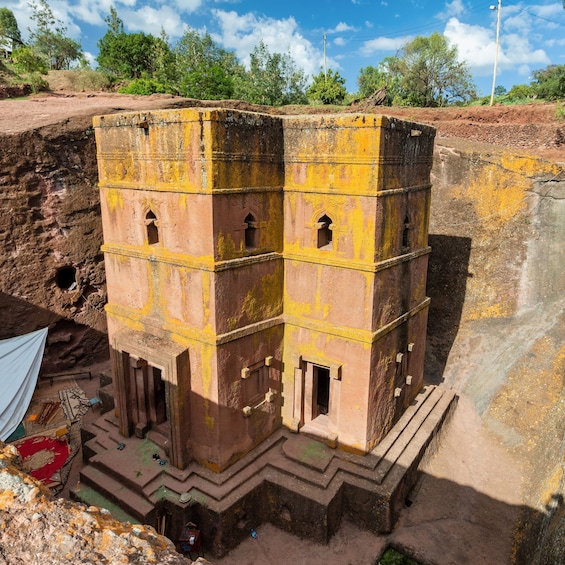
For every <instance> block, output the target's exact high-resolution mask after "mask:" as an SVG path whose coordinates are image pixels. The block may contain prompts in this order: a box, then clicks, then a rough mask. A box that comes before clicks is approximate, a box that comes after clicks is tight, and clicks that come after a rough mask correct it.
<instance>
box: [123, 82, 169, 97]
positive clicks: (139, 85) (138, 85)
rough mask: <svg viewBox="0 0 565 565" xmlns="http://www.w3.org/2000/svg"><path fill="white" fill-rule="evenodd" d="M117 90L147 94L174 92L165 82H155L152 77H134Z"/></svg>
mask: <svg viewBox="0 0 565 565" xmlns="http://www.w3.org/2000/svg"><path fill="white" fill-rule="evenodd" d="M118 92H121V93H122V94H141V95H143V96H149V95H151V94H156V93H159V94H176V92H175V91H174V90H173V89H172V88H171V87H170V86H167V85H166V84H162V83H160V82H157V81H156V80H154V79H152V78H136V79H134V80H132V81H131V82H130V83H129V84H128V85H127V86H122V87H121V88H120V89H119V91H118Z"/></svg>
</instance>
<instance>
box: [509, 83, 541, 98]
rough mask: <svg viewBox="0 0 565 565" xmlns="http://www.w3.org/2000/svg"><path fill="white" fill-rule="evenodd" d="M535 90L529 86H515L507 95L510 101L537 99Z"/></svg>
mask: <svg viewBox="0 0 565 565" xmlns="http://www.w3.org/2000/svg"><path fill="white" fill-rule="evenodd" d="M535 96H536V91H535V89H534V88H533V87H532V86H530V85H528V84H515V85H514V86H513V87H512V88H511V89H510V91H509V92H508V94H507V97H508V99H509V100H512V101H515V100H526V99H528V98H535Z"/></svg>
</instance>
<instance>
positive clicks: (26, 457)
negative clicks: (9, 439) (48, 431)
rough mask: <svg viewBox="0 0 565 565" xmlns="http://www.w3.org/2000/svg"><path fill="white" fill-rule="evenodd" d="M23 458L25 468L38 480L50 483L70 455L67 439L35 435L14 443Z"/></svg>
mask: <svg viewBox="0 0 565 565" xmlns="http://www.w3.org/2000/svg"><path fill="white" fill-rule="evenodd" d="M14 445H15V446H16V447H17V449H18V451H19V452H20V455H21V457H22V460H23V464H24V469H25V470H26V472H28V473H29V474H30V475H31V476H32V477H34V478H35V479H37V480H38V481H42V482H45V483H49V482H50V479H51V477H52V476H53V474H54V473H56V472H57V471H59V470H60V469H61V467H63V465H64V464H65V462H66V461H67V458H68V457H69V453H70V449H69V444H68V443H67V442H66V441H64V440H63V441H61V440H57V439H54V438H52V437H46V436H33V437H30V438H27V439H24V440H22V441H18V442H16V443H15V444H14Z"/></svg>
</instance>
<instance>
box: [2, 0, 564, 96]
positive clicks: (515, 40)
mask: <svg viewBox="0 0 565 565" xmlns="http://www.w3.org/2000/svg"><path fill="white" fill-rule="evenodd" d="M48 3H49V5H50V6H51V8H52V10H53V12H54V14H55V16H56V17H57V18H58V19H60V20H62V21H63V22H64V24H65V25H66V26H67V32H68V35H69V36H71V37H73V38H74V39H76V40H78V41H80V43H81V45H82V47H83V49H84V50H85V52H87V54H88V55H89V57H90V58H91V59H94V57H96V55H97V53H98V49H97V47H96V43H97V41H98V39H99V38H100V37H101V36H102V35H104V33H105V32H106V29H107V26H106V24H105V22H104V18H105V17H106V16H107V15H108V14H109V11H110V6H112V5H113V6H114V7H115V8H116V10H117V12H118V16H119V17H120V18H121V19H122V20H123V21H124V24H125V29H126V31H128V32H137V31H144V32H146V33H152V34H154V35H159V34H160V32H161V29H164V30H165V31H166V33H167V34H168V35H169V38H170V41H171V42H172V43H174V42H175V41H176V40H177V39H179V38H180V37H181V36H182V34H183V32H184V31H185V29H186V26H190V27H192V28H194V29H197V30H207V31H208V32H209V33H210V34H211V35H212V36H213V38H214V39H215V40H216V41H217V43H218V44H220V45H221V46H223V47H224V48H226V49H230V50H233V51H235V52H236V54H237V55H238V57H239V58H240V60H241V61H242V62H244V63H246V62H248V59H249V53H250V52H251V51H252V50H253V47H254V46H255V45H257V44H258V43H259V41H260V40H261V39H262V40H263V41H264V42H265V43H266V44H267V46H268V47H269V49H270V51H271V52H274V51H279V52H290V54H291V55H292V57H293V58H294V60H295V61H296V62H297V64H298V65H299V66H300V67H301V68H303V69H304V71H305V73H306V74H307V75H308V76H310V75H312V74H315V73H317V72H319V70H320V68H321V67H322V65H323V62H324V39H323V38H324V33H325V34H326V38H327V39H326V57H327V59H326V60H327V66H328V68H332V69H334V70H337V71H339V73H340V74H341V75H342V76H343V77H345V79H346V81H347V88H348V90H349V91H350V92H355V91H356V89H357V82H356V80H357V77H358V75H359V70H360V69H361V68H362V67H365V66H367V65H375V66H376V65H377V64H378V63H379V62H380V61H382V59H383V58H384V57H386V56H390V55H394V54H395V53H396V52H397V50H398V49H399V48H400V47H402V45H403V44H404V43H406V42H407V41H410V40H411V39H413V38H414V37H416V36H417V35H430V34H432V33H433V32H439V33H442V34H444V35H445V36H446V37H447V39H448V40H449V41H450V42H451V44H453V45H457V47H458V50H459V56H460V58H461V59H463V60H465V61H467V63H468V64H469V67H470V69H471V72H472V75H473V78H474V80H475V84H476V85H477V87H478V90H479V92H480V93H482V94H483V95H487V94H489V93H490V90H491V86H492V77H493V66H494V55H495V32H496V16H497V11H496V9H495V10H491V9H489V8H490V6H491V5H496V4H497V0H485V1H483V0H448V1H446V0H396V1H395V0H283V1H280V0H279V1H278V2H265V1H260V0H169V1H165V0H48ZM501 5H502V9H501V11H500V15H501V30H500V50H499V62H498V73H497V81H496V84H497V85H502V86H504V87H506V88H508V89H509V88H511V87H512V85H514V84H522V83H529V82H530V80H531V76H532V71H534V70H536V69H540V68H543V67H546V66H547V65H549V64H556V65H563V64H565V9H564V6H563V0H533V1H532V2H524V1H516V0H502V1H501ZM0 6H5V7H8V8H9V9H11V10H12V11H13V13H14V15H15V16H16V19H17V20H18V25H19V27H20V31H21V32H22V35H23V36H24V37H25V36H26V35H27V28H28V26H30V24H31V22H30V19H29V16H30V13H31V10H30V8H29V3H28V0H1V1H0ZM94 64H95V63H94Z"/></svg>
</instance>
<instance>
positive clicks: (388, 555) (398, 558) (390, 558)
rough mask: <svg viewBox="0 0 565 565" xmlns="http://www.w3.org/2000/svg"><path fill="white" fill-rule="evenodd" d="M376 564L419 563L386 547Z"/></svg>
mask: <svg viewBox="0 0 565 565" xmlns="http://www.w3.org/2000/svg"><path fill="white" fill-rule="evenodd" d="M376 565H419V563H418V562H417V561H414V560H413V559H410V557H406V555H403V554H402V553H399V552H398V551H396V550H394V549H387V550H386V551H385V552H384V554H383V556H382V557H381V558H380V559H379V560H378V561H377V563H376Z"/></svg>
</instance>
